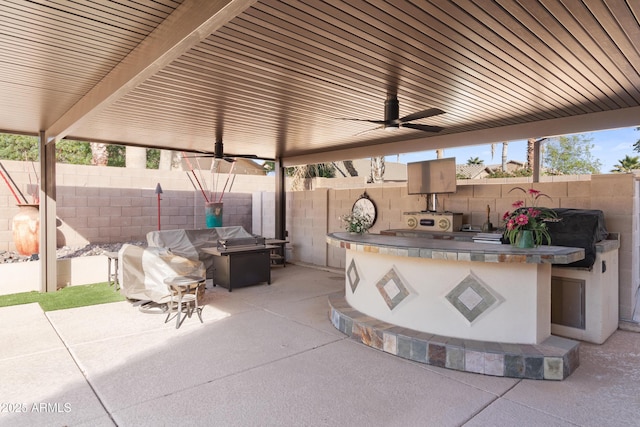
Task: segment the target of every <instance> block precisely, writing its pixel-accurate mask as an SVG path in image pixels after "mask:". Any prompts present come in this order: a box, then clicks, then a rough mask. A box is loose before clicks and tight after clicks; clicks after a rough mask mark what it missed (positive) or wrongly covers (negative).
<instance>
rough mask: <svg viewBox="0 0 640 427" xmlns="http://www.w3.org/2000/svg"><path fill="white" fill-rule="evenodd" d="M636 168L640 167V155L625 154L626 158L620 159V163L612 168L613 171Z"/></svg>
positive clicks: (628, 170) (629, 170) (624, 171)
mask: <svg viewBox="0 0 640 427" xmlns="http://www.w3.org/2000/svg"><path fill="white" fill-rule="evenodd" d="M635 169H640V156H633V157H631V156H624V159H622V160H618V164H617V165H615V166H614V168H613V169H611V172H613V173H627V172H631V171H632V170H635Z"/></svg>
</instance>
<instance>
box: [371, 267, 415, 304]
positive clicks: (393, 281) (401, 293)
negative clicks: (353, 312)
mask: <svg viewBox="0 0 640 427" xmlns="http://www.w3.org/2000/svg"><path fill="white" fill-rule="evenodd" d="M376 287H377V288H378V292H380V295H382V298H384V301H385V302H386V303H387V306H388V307H389V309H391V310H393V309H394V308H396V307H397V305H398V304H400V303H401V302H402V300H404V299H405V298H406V297H408V296H409V291H408V290H407V288H406V286H405V285H404V283H402V280H401V279H400V277H398V273H396V271H395V269H393V268H392V269H391V270H389V272H388V273H387V274H385V275H384V277H382V279H380V280H379V281H378V283H377V284H376Z"/></svg>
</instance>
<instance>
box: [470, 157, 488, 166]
mask: <svg viewBox="0 0 640 427" xmlns="http://www.w3.org/2000/svg"><path fill="white" fill-rule="evenodd" d="M483 163H484V161H482V160H481V159H480V158H479V157H469V159H468V160H467V164H468V165H481V164H483Z"/></svg>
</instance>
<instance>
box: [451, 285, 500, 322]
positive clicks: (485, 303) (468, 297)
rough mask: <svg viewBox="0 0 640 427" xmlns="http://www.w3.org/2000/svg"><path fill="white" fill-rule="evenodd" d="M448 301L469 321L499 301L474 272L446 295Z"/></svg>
mask: <svg viewBox="0 0 640 427" xmlns="http://www.w3.org/2000/svg"><path fill="white" fill-rule="evenodd" d="M446 299H447V301H449V302H450V303H451V305H453V306H454V307H455V308H456V310H458V311H459V312H460V314H462V315H463V316H464V318H465V319H467V320H468V321H469V323H473V321H474V320H476V318H477V317H478V316H480V315H481V314H482V313H484V312H485V311H487V310H488V309H490V308H491V307H493V306H494V305H495V304H496V303H498V299H497V298H496V297H495V296H493V294H492V293H491V291H490V290H489V289H488V286H486V285H485V284H483V283H482V281H481V280H480V279H478V278H477V277H475V276H474V275H473V274H469V275H468V276H467V277H465V278H464V279H462V281H461V282H460V283H459V284H458V285H456V286H455V287H454V288H453V289H452V290H451V291H450V292H449V293H448V294H447V296H446Z"/></svg>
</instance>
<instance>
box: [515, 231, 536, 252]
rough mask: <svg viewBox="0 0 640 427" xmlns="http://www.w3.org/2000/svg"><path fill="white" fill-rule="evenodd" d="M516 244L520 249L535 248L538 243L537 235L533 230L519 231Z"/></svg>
mask: <svg viewBox="0 0 640 427" xmlns="http://www.w3.org/2000/svg"><path fill="white" fill-rule="evenodd" d="M514 246H515V247H516V248H520V249H526V248H535V247H536V243H535V237H534V235H533V230H520V231H518V235H517V236H516V242H515V245H514Z"/></svg>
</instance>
